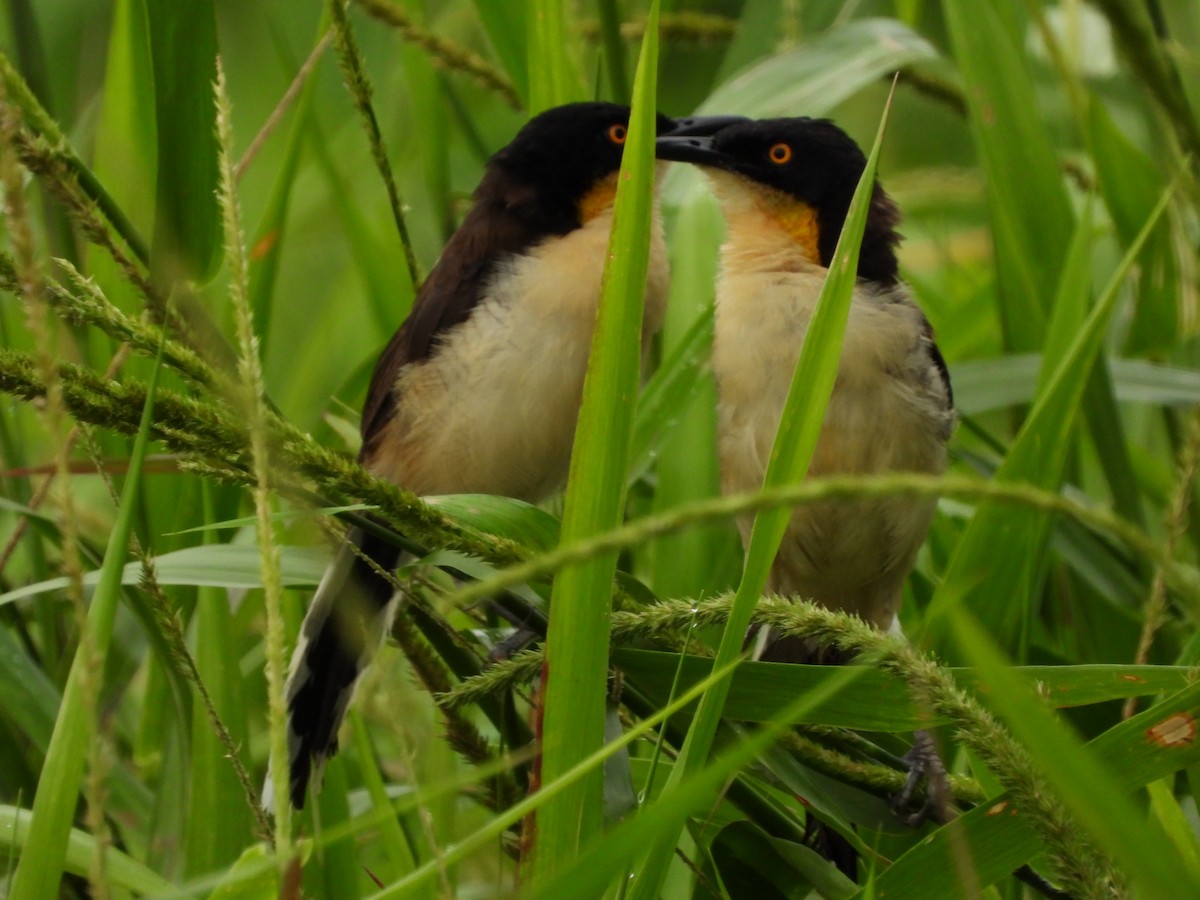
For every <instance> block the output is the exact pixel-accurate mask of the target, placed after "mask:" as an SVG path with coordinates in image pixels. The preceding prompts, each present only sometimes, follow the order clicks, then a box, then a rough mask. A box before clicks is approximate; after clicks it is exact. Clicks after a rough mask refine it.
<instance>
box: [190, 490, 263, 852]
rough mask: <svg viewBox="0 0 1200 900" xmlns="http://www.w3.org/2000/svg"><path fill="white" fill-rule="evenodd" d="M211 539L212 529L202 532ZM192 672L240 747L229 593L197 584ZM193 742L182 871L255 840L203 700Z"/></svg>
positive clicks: (211, 513)
mask: <svg viewBox="0 0 1200 900" xmlns="http://www.w3.org/2000/svg"><path fill="white" fill-rule="evenodd" d="M202 490H203V493H204V502H203V507H204V518H205V520H207V521H211V520H212V519H213V518H215V510H214V508H213V501H212V490H211V489H210V487H209V486H208V485H207V484H206V485H202ZM205 540H206V543H210V544H211V543H214V542H215V540H216V538H215V536H214V534H213V532H207V533H206V534H205ZM195 635H196V649H195V659H196V672H197V674H198V675H199V676H200V678H201V680H202V681H203V683H204V686H205V688H206V689H207V691H208V695H209V698H210V699H211V700H212V704H213V707H214V708H215V709H216V711H217V713H218V715H220V717H221V721H222V722H224V723H225V728H226V729H227V730H228V732H229V736H230V738H231V739H232V740H233V742H234V743H235V744H236V745H237V746H238V747H239V748H241V747H244V746H245V745H246V742H247V737H248V732H247V728H246V703H245V697H244V696H243V692H244V688H243V684H244V682H243V680H242V678H241V673H240V672H239V671H238V670H237V669H236V668H235V667H234V666H231V665H230V664H229V655H230V648H232V647H237V646H238V644H239V634H238V632H237V629H236V627H235V626H234V622H233V612H232V610H231V609H230V597H229V593H228V592H227V591H225V590H222V589H221V588H214V587H201V588H199V589H198V590H197V592H196V611H195ZM191 734H192V741H191V753H190V754H189V755H188V762H189V764H190V767H191V771H190V773H189V776H190V778H189V785H188V792H189V798H190V799H189V807H188V815H187V819H186V820H185V823H184V825H185V841H184V847H183V851H184V853H185V858H186V863H185V868H184V871H185V872H186V873H187V874H188V875H191V876H195V875H200V874H203V873H205V872H212V871H215V870H217V869H220V868H222V867H224V866H227V865H230V864H232V863H233V862H234V861H235V860H236V859H237V858H238V856H239V855H240V853H241V852H242V848H244V847H245V846H246V845H247V844H249V843H252V842H253V838H254V831H253V827H254V820H253V816H252V814H251V810H250V809H249V808H248V807H247V805H246V795H245V793H244V792H243V790H242V786H241V784H240V783H239V782H238V779H237V774H236V772H235V771H234V769H233V766H231V765H230V764H229V760H228V759H226V758H225V756H226V754H227V753H228V752H229V751H228V748H227V747H226V746H225V745H224V744H222V742H221V741H220V739H219V738H218V737H217V734H216V732H215V729H214V728H213V723H212V721H211V720H210V719H209V716H208V712H207V710H206V709H205V708H204V704H203V703H200V702H195V703H193V704H192V731H191Z"/></svg>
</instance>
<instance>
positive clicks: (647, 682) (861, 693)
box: [613, 648, 1191, 732]
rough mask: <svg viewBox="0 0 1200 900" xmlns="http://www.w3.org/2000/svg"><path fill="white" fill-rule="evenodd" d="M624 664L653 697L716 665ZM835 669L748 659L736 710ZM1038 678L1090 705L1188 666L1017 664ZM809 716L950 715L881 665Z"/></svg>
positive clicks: (1141, 693)
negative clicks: (934, 709)
mask: <svg viewBox="0 0 1200 900" xmlns="http://www.w3.org/2000/svg"><path fill="white" fill-rule="evenodd" d="M613 659H614V661H615V662H616V663H617V664H618V665H619V666H620V667H621V671H622V672H623V673H624V674H625V676H626V677H627V678H628V679H629V680H630V682H631V683H633V684H636V685H637V687H638V690H639V691H642V692H643V693H645V694H646V695H647V697H648V698H649V699H650V700H653V701H655V702H660V703H661V702H662V701H664V700H665V699H666V698H667V697H669V696H670V695H671V687H672V684H673V682H674V678H675V672H676V671H677V670H678V671H679V672H680V673H681V674H680V677H681V681H680V684H681V685H682V686H683V687H684V688H687V687H690V686H691V685H693V684H695V683H696V682H697V681H699V680H700V679H702V678H705V677H707V675H708V673H709V672H710V671H711V670H712V661H711V660H708V659H703V658H700V657H695V656H685V657H684V658H683V661H682V664H681V663H680V661H679V657H678V656H676V655H675V654H672V653H664V652H657V651H652V650H634V649H627V648H621V649H619V650H617V651H616V652H615V653H614V654H613ZM833 671H835V670H834V669H833V668H831V667H830V666H806V665H783V664H780V663H757V662H746V663H743V664H742V665H741V666H739V667H738V669H737V671H736V672H735V673H734V676H733V678H732V680H731V682H730V685H729V698H728V700H727V701H726V702H727V705H728V706H729V708H730V709H736V710H737V715H738V719H739V720H741V721H745V722H767V721H771V720H773V719H775V718H777V717H778V716H779V714H780V710H782V709H783V708H785V707H786V706H787V705H788V704H789V703H790V702H791V701H792V699H793V698H794V697H796V696H797V695H798V694H803V693H806V692H807V691H811V690H814V689H815V688H817V687H819V686H820V685H822V684H823V683H824V682H825V681H827V680H828V679H829V677H830V676H831V675H832V673H833ZM949 671H950V673H951V674H952V675H953V676H954V680H955V682H957V683H958V684H960V685H962V686H963V687H966V688H972V687H973V688H978V689H986V683H985V681H984V679H983V677H982V676H981V675H980V673H978V672H976V671H975V670H974V669H967V668H954V669H950V670H949ZM1015 671H1016V672H1017V673H1018V674H1019V675H1020V676H1021V677H1022V678H1024V679H1027V680H1029V681H1031V682H1036V683H1037V685H1038V696H1041V697H1043V698H1047V699H1048V700H1049V701H1050V702H1051V703H1052V704H1053V705H1054V706H1056V707H1076V706H1086V705H1089V704H1093V703H1103V702H1105V701H1108V700H1117V699H1123V698H1125V697H1146V696H1150V695H1153V694H1159V693H1166V692H1173V691H1178V690H1181V689H1182V688H1184V687H1186V686H1187V685H1188V684H1189V683H1190V682H1189V681H1188V678H1189V672H1190V671H1191V670H1190V669H1189V668H1188V667H1186V666H1116V665H1090V666H1088V665H1085V666H1025V667H1022V668H1019V669H1017V670H1015ZM806 715H807V716H808V718H806V719H805V720H804V722H806V723H810V724H814V725H830V726H835V727H839V728H856V729H860V730H863V731H882V732H902V731H912V730H914V729H916V728H922V727H934V726H936V725H944V724H947V723H948V722H949V720H948V719H943V718H940V717H938V716H937V714H936V713H934V714H931V713H930V712H929V711H928V710H927V709H923V708H922V707H921V706H920V705H919V704H917V703H915V702H914V701H913V699H912V697H911V696H910V693H909V689H908V687H907V685H905V684H904V683H903V682H902V681H900V680H899V679H897V678H896V677H895V676H893V675H890V674H888V673H887V672H882V671H878V670H874V669H872V670H870V671H868V672H864V673H863V674H862V676H861V677H860V678H859V680H858V681H857V682H856V683H855V684H854V685H853V686H852V687H850V688H847V689H846V690H845V691H843V692H842V693H840V694H838V696H837V698H836V700H835V701H834V702H832V703H830V705H829V706H828V707H825V706H814V707H810V708H809V709H808V711H807V713H806Z"/></svg>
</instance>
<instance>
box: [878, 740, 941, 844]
mask: <svg viewBox="0 0 1200 900" xmlns="http://www.w3.org/2000/svg"><path fill="white" fill-rule="evenodd" d="M904 761H905V762H906V763H908V779H907V780H906V781H905V782H904V787H903V788H902V789H901V790H900V793H898V794H896V796H895V797H893V798H892V809H893V810H894V811H895V812H896V814H897V815H899V816H900V817H901V818H902V819H903V820H904V823H905V824H906V825H908V826H909V827H911V828H916V827H917V826H919V825H921V824H923V823H924V822H926V821H927V820H929V819H931V818H932V819H934V820H936V821H946V820H947V819H948V818H949V817H950V778H949V776H948V775H947V774H946V766H945V765H944V764H943V763H942V758H941V756H939V755H938V750H937V744H935V743H934V740H933V735H931V734H930V733H929V732H928V731H916V732H914V733H913V745H912V749H911V750H909V751H908V753H906V754H905V755H904ZM922 782H924V784H925V795H924V797H922V798H920V801H919V805H918V803H916V802H914V801H916V800H917V789H918V788H919V787H920V786H921V783H922Z"/></svg>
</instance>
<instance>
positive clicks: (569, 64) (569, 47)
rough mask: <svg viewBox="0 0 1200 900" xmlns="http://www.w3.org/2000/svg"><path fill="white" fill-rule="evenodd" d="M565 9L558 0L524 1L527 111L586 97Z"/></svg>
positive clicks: (533, 111) (538, 110)
mask: <svg viewBox="0 0 1200 900" xmlns="http://www.w3.org/2000/svg"><path fill="white" fill-rule="evenodd" d="M481 5H482V4H481ZM568 9H569V7H568V6H567V5H566V4H564V3H560V2H559V0H529V2H528V3H527V4H525V15H526V24H527V27H528V30H529V38H528V41H527V43H526V47H527V50H528V53H527V56H526V65H527V66H528V71H529V112H530V114H535V113H539V112H542V111H543V110H547V109H549V108H550V107H552V106H560V105H562V104H563V103H571V102H572V101H575V100H583V99H584V98H585V97H586V96H587V94H586V93H585V92H584V90H583V81H582V80H581V79H580V74H579V68H578V66H577V64H576V61H577V57H576V56H575V55H574V53H573V51H574V50H575V46H574V41H573V40H572V39H571V37H570V35H569V32H568V30H567V21H566V20H567V14H568Z"/></svg>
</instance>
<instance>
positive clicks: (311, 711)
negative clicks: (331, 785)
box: [263, 528, 401, 809]
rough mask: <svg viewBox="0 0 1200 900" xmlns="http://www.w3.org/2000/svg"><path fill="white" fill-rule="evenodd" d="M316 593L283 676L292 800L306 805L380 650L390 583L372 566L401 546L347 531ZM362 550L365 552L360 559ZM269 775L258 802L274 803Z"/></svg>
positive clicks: (390, 564)
mask: <svg viewBox="0 0 1200 900" xmlns="http://www.w3.org/2000/svg"><path fill="white" fill-rule="evenodd" d="M346 539H347V542H346V544H345V545H343V546H342V548H341V549H340V550H339V551H338V554H337V556H336V557H335V559H334V561H333V563H332V564H331V565H330V566H329V568H328V569H327V570H326V572H325V576H324V577H323V578H322V579H321V583H320V585H319V586H318V587H317V591H316V593H315V594H314V595H313V601H312V604H311V605H310V606H309V608H308V614H307V615H306V616H305V617H304V624H303V625H302V626H301V627H300V638H299V640H298V642H297V644H296V650H295V652H294V653H293V654H292V663H291V668H290V671H289V673H288V681H287V687H286V692H287V712H288V768H289V772H288V785H289V799H290V801H291V804H292V806H293V807H295V808H296V809H303V808H304V800H305V795H306V793H307V790H308V785H309V782H310V781H311V782H313V783H314V785H318V784H319V783H320V777H321V770H322V768H323V767H324V765H325V761H326V760H327V759H328V758H329V757H331V756H333V754H334V753H336V752H337V736H338V729H339V727H340V726H341V724H342V718H343V717H344V716H345V714H346V707H347V706H348V705H349V703H350V698H351V696H352V695H353V693H354V686H355V683H356V682H357V681H358V677H359V675H360V674H361V673H362V672H363V671H364V670H365V669H366V667H367V665H368V664H369V663H370V662H371V660H372V659H373V658H374V656H375V654H376V653H377V652H378V650H379V647H380V645H381V644H382V643H383V639H384V637H385V636H386V635H387V632H388V630H389V629H390V627H391V621H392V616H393V615H394V613H395V607H396V604H395V588H394V585H393V584H392V582H390V581H389V580H388V579H387V578H384V577H383V576H382V575H381V574H380V573H379V572H378V571H376V569H375V568H373V567H372V566H371V565H370V564H369V563H367V562H366V560H367V559H370V560H372V561H373V562H374V563H375V564H376V565H377V566H379V568H380V569H382V570H383V571H386V572H391V571H393V570H394V569H395V568H396V567H397V565H398V564H399V561H400V555H401V551H400V550H398V549H396V548H395V547H393V546H391V545H390V544H387V543H386V542H384V541H382V540H380V539H379V538H377V537H374V536H372V535H370V534H367V533H366V532H364V531H362V530H361V529H358V528H354V529H351V530H350V532H349V533H348V534H347V535H346ZM364 557H365V558H364ZM273 800H274V796H273V789H272V783H271V775H270V773H268V774H267V784H266V788H265V790H264V797H263V803H264V805H265V806H266V807H267V808H272V806H273Z"/></svg>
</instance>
